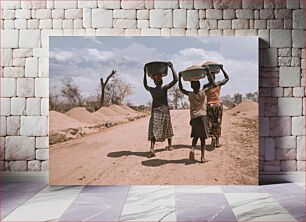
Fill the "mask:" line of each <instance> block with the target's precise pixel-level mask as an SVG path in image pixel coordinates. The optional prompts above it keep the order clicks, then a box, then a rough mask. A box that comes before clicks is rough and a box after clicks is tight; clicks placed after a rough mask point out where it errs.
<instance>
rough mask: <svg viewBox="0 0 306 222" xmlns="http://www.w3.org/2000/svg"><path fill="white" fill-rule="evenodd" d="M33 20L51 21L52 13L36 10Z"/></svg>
mask: <svg viewBox="0 0 306 222" xmlns="http://www.w3.org/2000/svg"><path fill="white" fill-rule="evenodd" d="M35 13H36V14H35V18H37V19H51V18H52V11H51V9H37V10H36V11H35Z"/></svg>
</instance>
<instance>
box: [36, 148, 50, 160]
mask: <svg viewBox="0 0 306 222" xmlns="http://www.w3.org/2000/svg"><path fill="white" fill-rule="evenodd" d="M36 159H37V160H48V159H49V149H38V150H36Z"/></svg>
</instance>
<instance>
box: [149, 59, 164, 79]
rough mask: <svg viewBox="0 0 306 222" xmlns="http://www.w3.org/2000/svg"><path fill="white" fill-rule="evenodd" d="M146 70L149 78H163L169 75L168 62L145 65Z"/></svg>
mask: <svg viewBox="0 0 306 222" xmlns="http://www.w3.org/2000/svg"><path fill="white" fill-rule="evenodd" d="M144 67H145V70H146V73H147V75H148V76H149V77H152V76H153V75H156V74H161V75H162V77H164V76H166V75H167V74H168V62H162V61H155V62H149V63H147V64H145V66H144Z"/></svg>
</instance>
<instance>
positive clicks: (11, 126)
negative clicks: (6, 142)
mask: <svg viewBox="0 0 306 222" xmlns="http://www.w3.org/2000/svg"><path fill="white" fill-rule="evenodd" d="M2 123H3V122H1V124H2ZM19 134H20V116H8V117H7V135H8V136H17V135H19Z"/></svg>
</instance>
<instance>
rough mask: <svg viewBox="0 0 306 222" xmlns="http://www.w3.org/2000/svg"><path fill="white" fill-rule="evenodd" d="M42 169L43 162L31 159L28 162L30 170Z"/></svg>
mask: <svg viewBox="0 0 306 222" xmlns="http://www.w3.org/2000/svg"><path fill="white" fill-rule="evenodd" d="M40 170H41V162H40V161H39V160H31V161H29V162H28V171H31V172H33V171H40Z"/></svg>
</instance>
